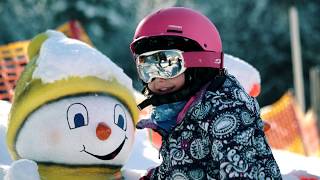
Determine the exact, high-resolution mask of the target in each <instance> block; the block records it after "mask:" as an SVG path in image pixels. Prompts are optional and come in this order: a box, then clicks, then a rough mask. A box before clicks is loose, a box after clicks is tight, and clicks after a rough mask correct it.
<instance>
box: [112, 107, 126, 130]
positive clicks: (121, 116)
mask: <svg viewBox="0 0 320 180" xmlns="http://www.w3.org/2000/svg"><path fill="white" fill-rule="evenodd" d="M114 123H115V124H116V125H117V126H118V127H120V128H121V129H123V130H125V131H126V130H127V119H126V114H125V111H124V109H123V108H122V107H121V105H120V104H116V105H115V106H114Z"/></svg>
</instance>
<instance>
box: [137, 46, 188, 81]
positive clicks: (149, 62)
mask: <svg viewBox="0 0 320 180" xmlns="http://www.w3.org/2000/svg"><path fill="white" fill-rule="evenodd" d="M136 64H137V69H138V74H139V76H140V78H141V79H142V80H143V81H144V82H145V83H149V82H151V81H152V79H153V78H156V77H159V78H165V79H169V78H174V77H176V76H178V75H180V74H182V73H183V72H184V71H185V69H186V68H185V66H184V59H183V56H182V51H179V50H159V51H151V52H146V53H143V54H141V55H139V56H138V57H137V58H136Z"/></svg>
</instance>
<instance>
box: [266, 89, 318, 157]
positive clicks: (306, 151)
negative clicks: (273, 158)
mask: <svg viewBox="0 0 320 180" xmlns="http://www.w3.org/2000/svg"><path fill="white" fill-rule="evenodd" d="M261 118H262V119H263V120H265V121H266V122H268V123H269V124H270V126H271V128H270V130H269V131H267V132H266V136H267V139H268V141H269V144H270V146H271V147H272V148H274V149H284V150H287V151H291V152H295V153H299V154H303V155H315V156H319V149H320V148H319V137H318V136H317V126H316V123H315V118H314V116H310V115H308V116H306V115H304V114H303V113H302V111H301V109H300V108H299V106H298V105H297V103H296V101H295V98H294V96H293V94H292V93H291V92H287V93H285V94H284V95H283V96H282V97H281V98H280V99H279V100H278V101H277V102H275V103H274V104H272V105H270V106H266V107H264V108H262V109H261Z"/></svg>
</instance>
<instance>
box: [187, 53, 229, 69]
mask: <svg viewBox="0 0 320 180" xmlns="http://www.w3.org/2000/svg"><path fill="white" fill-rule="evenodd" d="M182 54H183V58H184V63H185V64H184V66H185V67H186V68H189V67H213V68H219V69H220V68H222V67H223V53H221V52H219V53H218V52H214V51H197V52H196V51H192V52H183V53H182Z"/></svg>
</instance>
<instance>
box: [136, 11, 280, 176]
mask: <svg viewBox="0 0 320 180" xmlns="http://www.w3.org/2000/svg"><path fill="white" fill-rule="evenodd" d="M130 47H131V51H132V53H133V55H134V57H135V62H136V66H137V70H138V74H139V77H140V79H141V80H142V81H143V84H144V86H145V88H144V89H143V93H144V95H146V97H147V99H146V100H145V101H143V102H142V103H140V104H139V105H138V107H139V108H140V109H143V108H145V107H146V106H149V105H153V106H154V108H153V110H152V113H151V117H150V119H145V120H141V121H140V122H139V123H138V124H137V128H140V129H141V128H152V129H154V130H155V131H157V132H159V133H160V134H161V136H162V146H161V148H160V154H161V156H162V158H163V162H162V163H161V164H160V165H159V166H158V167H156V168H154V169H151V170H149V171H148V173H147V175H146V176H144V177H143V178H141V179H281V174H280V170H279V168H278V165H277V163H276V161H275V160H274V157H273V155H272V152H271V149H270V147H269V145H268V143H267V141H266V138H265V135H264V132H263V123H262V121H261V119H260V113H259V106H258V103H257V101H256V100H255V99H254V98H252V97H250V96H249V95H248V94H247V93H246V92H245V91H244V89H243V88H242V87H241V86H240V84H239V82H238V81H237V80H236V79H235V78H234V77H233V76H231V75H228V74H227V73H226V71H225V70H224V69H223V51H222V44H221V40H220V36H219V33H218V31H217V29H216V27H215V26H214V24H212V22H211V21H210V20H209V19H208V18H207V17H205V16H204V15H202V14H200V13H198V12H196V11H194V10H191V9H188V8H181V7H172V8H167V9H162V10H159V11H158V12H155V13H152V14H151V15H149V16H147V17H146V18H145V19H143V20H142V21H141V22H140V24H139V25H138V27H137V29H136V32H135V35H134V41H133V42H132V44H131V46H130Z"/></svg>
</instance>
